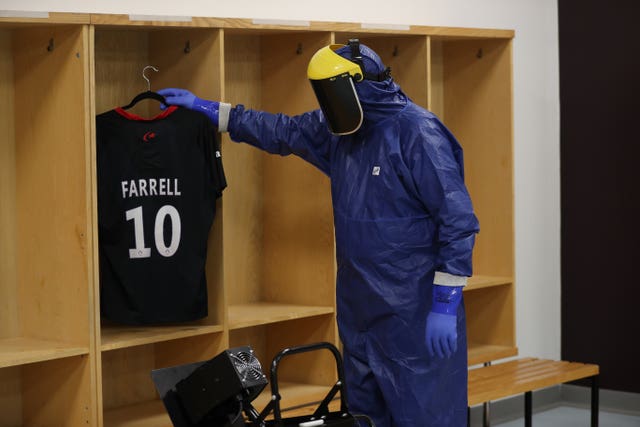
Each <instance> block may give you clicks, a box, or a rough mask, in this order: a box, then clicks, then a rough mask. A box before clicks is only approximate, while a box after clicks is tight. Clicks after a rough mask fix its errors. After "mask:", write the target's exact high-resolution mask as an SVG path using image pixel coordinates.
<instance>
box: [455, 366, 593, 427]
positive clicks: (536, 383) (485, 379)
mask: <svg viewBox="0 0 640 427" xmlns="http://www.w3.org/2000/svg"><path fill="white" fill-rule="evenodd" d="M598 374H599V368H598V365H592V364H585V363H576V362H565V361H556V360H546V359H536V358H523V359H518V360H513V361H510V362H505V363H499V364H496V365H491V366H483V367H481V368H474V369H470V370H469V386H468V393H469V394H468V397H469V409H470V408H471V406H474V405H478V404H481V403H486V402H489V401H491V400H497V399H501V398H504V397H510V396H514V395H517V394H520V393H524V411H525V427H531V425H532V424H531V412H532V411H531V409H532V408H531V392H532V391H534V390H538V389H542V388H545V387H550V386H553V385H558V384H562V383H566V382H569V381H574V380H579V379H582V378H591V427H597V426H598ZM469 412H470V410H469ZM468 418H470V417H468ZM467 425H468V426H470V421H468V422H467Z"/></svg>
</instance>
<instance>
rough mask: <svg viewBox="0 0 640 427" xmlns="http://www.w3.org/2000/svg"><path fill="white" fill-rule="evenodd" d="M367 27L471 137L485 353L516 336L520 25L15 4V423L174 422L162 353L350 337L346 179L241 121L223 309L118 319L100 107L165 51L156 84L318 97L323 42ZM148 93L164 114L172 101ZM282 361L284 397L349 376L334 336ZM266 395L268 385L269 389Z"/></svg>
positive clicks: (294, 99) (235, 97) (2, 324)
mask: <svg viewBox="0 0 640 427" xmlns="http://www.w3.org/2000/svg"><path fill="white" fill-rule="evenodd" d="M353 37H358V38H360V40H361V41H362V43H364V44H367V45H368V46H370V47H372V48H373V49H374V50H376V52H378V53H379V54H380V56H381V57H382V59H383V61H384V62H385V64H386V65H388V66H390V67H391V68H392V76H393V77H394V79H395V80H396V81H397V82H398V83H399V84H400V86H401V87H402V89H403V91H404V92H405V93H407V95H409V97H410V98H411V99H412V100H413V101H414V102H416V103H417V104H419V105H421V106H424V107H426V108H428V109H430V110H432V111H433V112H434V113H436V114H437V115H438V116H439V117H441V119H442V120H443V122H444V123H445V124H446V125H447V126H448V127H449V128H450V129H451V130H452V132H453V133H454V134H455V135H456V137H457V138H458V139H459V141H460V143H461V144H462V146H463V148H464V154H465V172H466V182H467V184H468V187H469V191H470V193H471V196H472V199H473V202H474V207H475V209H476V211H477V215H478V217H479V220H480V228H481V232H480V234H479V236H478V240H477V245H476V249H475V252H474V272H475V275H474V277H473V278H471V280H470V282H469V285H468V286H467V288H465V304H466V307H467V324H468V336H469V361H470V364H477V363H484V362H490V361H492V360H495V359H499V358H502V357H507V356H512V355H515V354H517V348H516V343H515V310H514V277H513V276H514V242H513V194H512V193H513V161H512V139H513V137H512V126H513V125H512V99H511V98H512V93H511V90H512V76H511V39H512V38H513V32H512V31H509V30H482V29H460V28H438V27H420V26H412V27H410V28H409V27H408V28H407V29H406V30H402V29H398V30H388V29H371V28H364V27H363V26H361V25H360V24H355V23H353V24H350V23H327V22H310V23H309V25H308V26H302V25H301V26H296V25H276V24H273V25H271V24H256V23H254V22H251V21H250V20H243V19H218V18H193V19H192V20H191V21H190V22H150V21H134V20H131V19H130V17H128V16H124V15H81V14H50V17H49V18H43V19H37V18H29V19H26V18H25V19H20V18H0V96H1V97H2V98H3V99H5V100H9V101H8V102H4V103H3V105H2V106H0V200H1V204H0V235H2V239H0V412H1V413H2V414H3V416H2V417H0V427H15V426H25V427H30V426H36V425H55V426H67V425H69V426H76V425H90V426H99V427H103V426H104V427H131V426H138V427H147V426H148V427H152V426H153V427H158V426H160V427H162V426H167V427H169V426H170V421H169V418H168V416H167V414H166V411H165V410H164V407H163V405H162V402H161V401H160V399H159V398H158V396H157V393H156V392H155V388H154V386H153V383H152V381H151V378H150V371H151V370H152V369H156V368H161V367H168V366H174V365H178V364H184V363H190V362H195V361H200V360H206V359H208V358H211V357H213V356H215V355H216V354H218V353H219V352H221V351H222V350H224V349H226V348H230V347H235V346H240V345H246V344H249V345H251V346H252V348H253V349H254V350H255V352H256V355H257V356H258V359H259V360H260V362H261V363H262V365H263V369H264V370H265V371H268V369H269V366H270V363H271V361H272V358H273V357H274V356H275V355H276V354H277V353H278V352H279V351H280V350H282V349H283V348H286V347H291V346H295V345H300V344H306V343H312V342H317V341H329V342H331V343H333V344H336V345H339V338H338V330H337V326H336V323H335V314H336V313H335V304H336V301H335V274H336V267H335V248H334V235H333V217H332V208H331V192H330V182H329V179H328V178H327V177H326V176H325V175H323V174H322V173H321V172H320V171H318V170H317V169H315V168H314V167H313V166H311V165H310V164H307V163H306V162H304V161H302V160H301V159H299V158H297V157H294V156H286V157H282V156H279V155H270V154H267V153H263V152H262V151H260V150H258V149H256V148H254V147H251V146H249V145H247V144H238V143H235V142H232V141H231V140H230V139H229V136H228V135H227V134H223V136H222V153H223V163H224V167H225V173H226V177H227V182H228V187H227V189H225V190H224V192H223V196H222V198H221V199H220V200H219V201H218V203H217V213H216V218H215V220H214V224H213V226H212V229H211V232H210V234H209V244H208V258H207V267H206V268H207V280H208V293H209V315H208V316H207V317H206V318H205V319H203V320H201V321H197V322H189V323H185V324H179V325H168V326H162V327H146V326H144V327H126V326H119V325H114V324H109V323H108V322H102V321H101V319H100V310H99V291H100V288H99V272H98V268H99V266H98V232H97V230H98V226H97V194H96V170H95V168H96V164H95V131H94V129H95V121H94V120H95V119H94V117H95V115H96V114H100V113H102V112H104V111H107V110H109V109H112V108H114V107H117V106H122V105H125V104H127V103H128V102H129V101H130V100H131V99H132V98H133V97H134V96H135V95H136V94H138V93H139V92H142V91H144V90H146V89H147V82H146V81H145V80H144V79H143V76H142V71H143V68H144V67H145V66H147V65H153V66H155V67H157V68H158V72H155V71H152V70H148V71H147V72H146V76H147V77H148V78H149V80H150V89H151V90H157V89H160V88H163V87H180V88H185V89H188V90H191V91H192V92H194V93H195V94H197V95H198V96H200V97H202V98H205V99H212V100H222V101H225V102H230V103H232V104H238V103H241V104H244V105H245V107H246V108H255V109H262V110H266V111H269V112H273V113H277V112H283V113H286V114H291V115H293V114H298V113H302V112H304V111H308V110H311V109H314V108H317V102H316V100H315V97H314V95H313V92H312V90H311V87H310V85H309V82H308V80H307V78H306V67H307V64H308V62H309V59H310V58H311V56H312V55H313V54H314V53H315V52H316V50H317V49H319V48H321V47H323V46H325V45H327V44H330V43H334V42H336V43H345V42H346V41H347V40H348V39H349V38H353ZM130 111H132V112H133V113H135V114H138V115H141V116H146V117H149V116H153V115H155V114H157V113H158V103H157V102H156V101H143V102H141V103H139V104H138V105H137V106H136V107H134V108H133V109H131V110H130ZM52 213H54V214H52ZM279 378H280V381H281V383H280V387H281V394H282V396H283V400H282V406H283V407H285V408H286V407H290V406H296V405H299V404H302V403H308V402H312V401H317V400H319V399H320V398H322V397H324V395H325V393H326V392H327V390H328V388H329V386H330V385H331V384H332V383H333V382H334V381H335V378H336V373H335V362H334V360H333V357H332V356H331V355H330V354H329V353H328V352H327V354H324V353H323V352H315V353H313V354H311V353H309V354H301V355H296V356H293V357H291V358H290V359H286V360H285V361H284V362H283V363H282V366H281V368H280V369H279ZM54 395H55V397H52V396H54ZM268 399H269V393H268V388H267V389H266V390H265V392H263V393H262V395H261V396H259V397H258V398H257V399H256V400H255V401H254V405H255V406H256V408H257V409H258V410H262V408H264V406H265V405H266V404H267V401H268ZM78 420H82V422H81V423H78ZM47 423H48V424H47Z"/></svg>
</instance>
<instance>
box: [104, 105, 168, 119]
mask: <svg viewBox="0 0 640 427" xmlns="http://www.w3.org/2000/svg"><path fill="white" fill-rule="evenodd" d="M177 109H178V106H176V105H170V106H169V108H167V109H166V110H164V111H163V112H161V113H160V114H158V115H157V116H155V117H151V118H149V119H146V118H144V117H140V116H138V115H136V114H133V113H130V112H128V111H127V110H125V109H123V108H121V107H117V108H115V109H114V110H115V112H116V113H118V114H120V115H121V116H122V117H124V118H125V119H129V120H137V121H140V122H151V121H153V120H158V119H164V118H165V117H167V116H168V115H169V114H171V113H173V112H174V111H176V110H177Z"/></svg>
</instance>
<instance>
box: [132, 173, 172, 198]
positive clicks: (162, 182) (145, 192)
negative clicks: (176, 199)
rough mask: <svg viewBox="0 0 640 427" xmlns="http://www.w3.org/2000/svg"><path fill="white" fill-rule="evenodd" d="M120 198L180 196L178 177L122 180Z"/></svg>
mask: <svg viewBox="0 0 640 427" xmlns="http://www.w3.org/2000/svg"><path fill="white" fill-rule="evenodd" d="M120 186H121V189H122V198H123V199H126V198H132V197H145V196H181V195H182V192H180V181H179V180H178V178H173V179H171V178H148V179H146V178H141V179H131V180H128V181H122V182H121V183H120Z"/></svg>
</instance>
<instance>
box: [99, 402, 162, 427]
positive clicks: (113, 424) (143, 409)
mask: <svg viewBox="0 0 640 427" xmlns="http://www.w3.org/2000/svg"><path fill="white" fill-rule="evenodd" d="M104 427H173V424H172V423H171V419H170V418H169V415H168V414H167V411H166V409H165V407H164V404H163V403H162V401H161V400H151V401H147V402H140V403H136V404H132V405H127V406H123V407H120V408H116V409H109V410H106V411H105V412H104Z"/></svg>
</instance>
